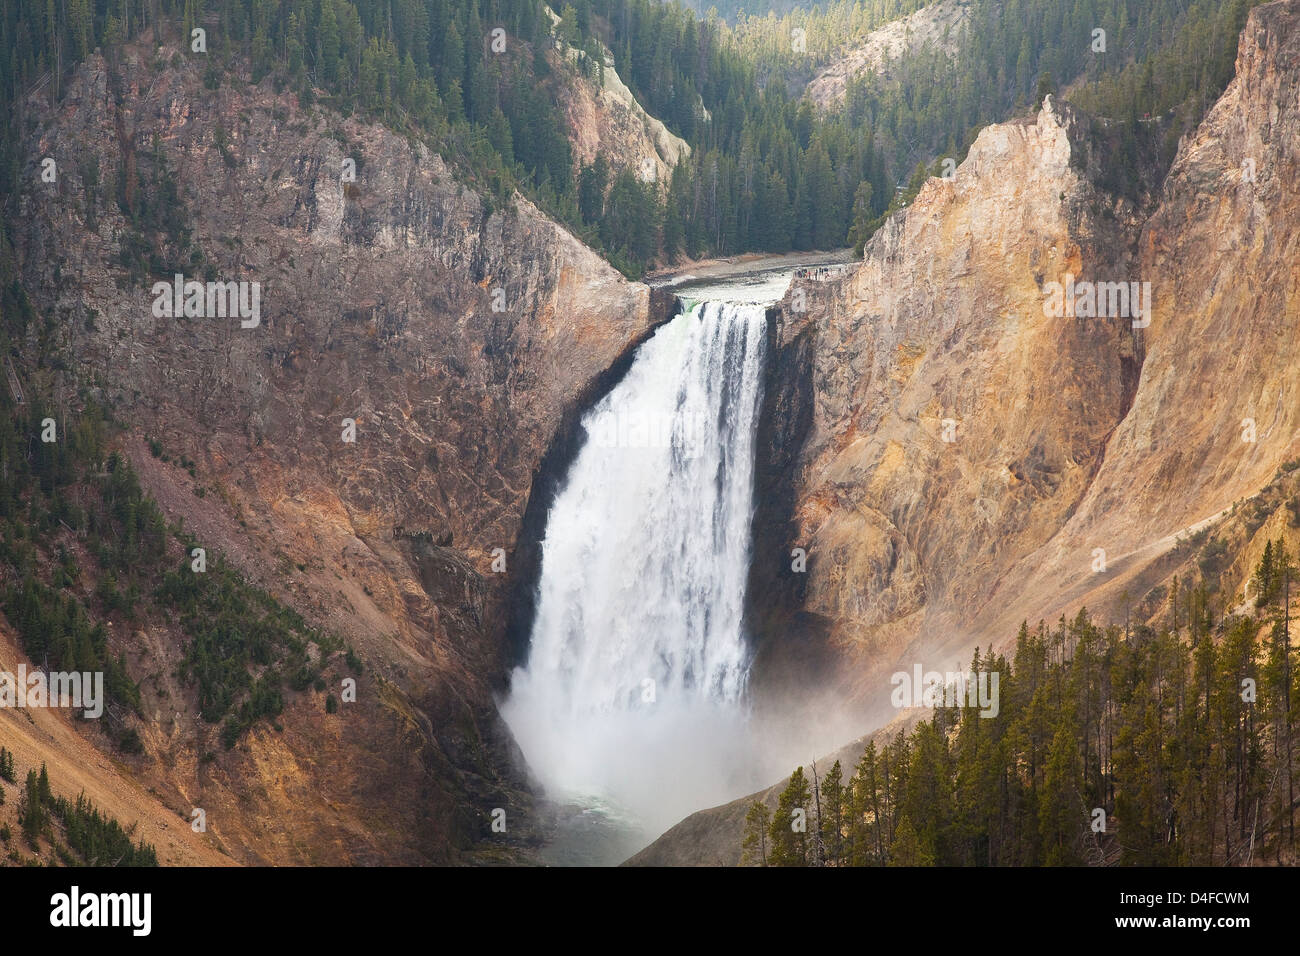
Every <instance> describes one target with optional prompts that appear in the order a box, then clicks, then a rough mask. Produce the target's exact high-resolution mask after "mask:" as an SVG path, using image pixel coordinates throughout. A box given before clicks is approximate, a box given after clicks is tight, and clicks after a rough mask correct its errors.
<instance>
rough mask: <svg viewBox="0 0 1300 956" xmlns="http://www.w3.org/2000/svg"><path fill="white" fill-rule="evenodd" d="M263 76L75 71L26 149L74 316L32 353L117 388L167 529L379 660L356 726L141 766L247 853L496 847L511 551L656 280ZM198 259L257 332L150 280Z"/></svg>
mask: <svg viewBox="0 0 1300 956" xmlns="http://www.w3.org/2000/svg"><path fill="white" fill-rule="evenodd" d="M245 80H246V78H240V77H235V78H234V81H233V82H229V83H224V84H222V85H221V87H220V88H218V89H215V90H210V89H207V88H205V86H204V84H203V83H202V81H201V68H200V67H199V66H196V65H195V63H194V61H193V60H192V59H187V58H185V57H184V56H183V54H180V53H178V52H177V51H176V50H174V49H172V48H169V47H161V48H158V49H157V50H153V49H145V48H142V47H132V48H128V49H126V50H125V51H123V53H122V54H121V55H120V58H118V59H117V60H116V61H115V62H107V61H105V60H104V59H103V58H101V57H99V56H95V57H92V58H91V59H90V60H88V61H87V63H86V64H84V65H83V66H82V67H81V68H80V69H79V70H78V71H77V73H76V74H75V75H74V76H73V78H72V79H71V81H70V82H69V84H68V87H67V94H66V97H65V99H64V101H63V102H62V104H61V105H60V109H59V111H58V113H57V114H56V115H54V116H51V117H49V118H48V119H47V120H46V122H44V123H43V124H42V125H41V126H40V127H39V128H38V129H37V130H36V131H35V132H34V133H33V134H32V136H31V138H30V140H29V144H28V150H27V157H28V170H29V173H30V175H29V176H28V177H27V181H28V182H29V183H30V184H31V185H30V186H29V187H28V189H27V190H26V192H25V193H24V195H23V197H22V212H21V217H20V221H19V222H17V223H15V224H14V230H13V231H14V233H15V234H16V236H15V238H16V245H17V247H18V249H19V251H20V253H21V256H22V261H23V278H24V282H25V284H26V288H27V290H28V291H29V293H30V294H31V295H32V296H33V298H34V300H35V301H36V303H37V305H38V306H39V307H40V310H41V311H42V312H43V313H44V314H45V315H47V316H49V317H51V318H57V319H58V324H57V327H52V328H53V335H52V337H51V338H49V339H47V340H46V341H44V342H41V341H39V340H38V338H37V336H38V335H40V334H43V333H41V332H39V331H38V330H36V329H32V330H31V336H32V337H31V339H30V340H29V342H28V343H27V350H26V352H25V355H24V361H25V362H35V361H36V360H37V353H38V351H41V350H45V351H46V353H47V354H46V356H45V361H47V362H50V361H55V362H56V363H57V362H62V363H63V364H64V366H65V368H66V369H67V370H68V371H67V372H65V373H64V378H65V382H66V387H67V389H68V390H69V392H68V393H69V394H70V393H71V389H72V387H73V384H74V381H80V382H84V383H86V385H87V386H88V387H89V388H90V390H91V392H92V393H93V394H94V395H95V396H96V397H98V398H99V399H100V400H102V401H104V402H106V403H108V404H110V405H111V406H112V407H113V408H114V409H115V413H116V415H117V416H118V417H119V418H121V419H124V420H125V421H127V422H128V423H129V424H130V426H131V429H132V433H133V435H134V437H133V438H132V439H131V440H129V441H128V442H127V444H126V448H127V450H128V451H129V452H130V453H131V454H132V457H133V458H135V459H136V461H137V464H138V467H139V468H140V471H141V473H142V480H143V481H144V483H145V485H146V487H147V488H148V490H150V491H151V492H152V493H153V494H154V495H155V496H156V497H157V498H159V500H160V501H161V502H162V503H163V505H164V507H165V509H166V510H167V512H168V514H169V516H170V517H172V518H173V519H182V518H183V519H184V520H185V523H186V526H187V529H188V530H190V531H192V532H194V533H196V534H198V535H199V536H201V537H202V538H203V539H204V540H205V541H206V542H209V543H211V544H212V546H214V547H218V548H220V549H221V550H223V551H225V552H226V553H228V554H229V555H231V556H232V558H233V559H234V560H235V561H236V562H237V563H238V564H239V565H240V567H241V568H242V569H243V570H244V571H245V572H246V573H247V574H248V575H249V576H250V577H252V578H253V579H254V580H255V581H257V582H258V583H261V584H263V585H264V586H266V587H267V588H268V589H270V590H272V591H273V592H275V593H276V594H278V595H279V596H281V597H282V598H283V599H285V600H287V601H289V602H290V603H292V604H293V605H294V606H296V607H298V608H299V609H300V610H302V611H303V612H304V613H305V614H307V616H308V617H309V618H310V619H312V620H313V621H315V622H317V623H319V624H321V625H322V626H324V627H327V628H330V629H331V630H334V631H335V632H337V633H340V634H341V635H343V636H345V637H347V638H348V639H349V640H351V641H352V642H353V643H354V644H355V646H356V647H357V648H358V651H359V652H360V653H361V655H362V657H363V658H364V659H365V660H366V663H367V665H368V666H367V670H366V677H365V678H364V680H363V690H362V695H363V697H364V698H365V701H366V703H365V706H359V707H358V708H357V710H356V711H355V712H352V713H353V714H354V715H355V716H354V718H353V719H354V720H355V723H353V724H352V725H350V726H349V729H348V732H347V733H346V734H343V735H340V733H339V732H338V730H337V725H334V726H335V728H336V729H334V730H330V729H329V728H328V727H327V725H326V724H324V723H322V722H318V721H317V719H316V718H314V717H311V716H308V715H306V714H302V715H295V714H294V712H293V708H292V707H290V708H289V711H288V713H287V715H286V718H285V723H286V732H285V733H283V734H276V733H272V732H271V731H270V730H266V731H265V732H261V731H258V732H254V733H253V734H251V735H250V737H249V738H248V742H247V743H246V744H245V745H241V748H240V750H239V751H237V752H236V753H235V754H233V755H231V756H230V757H228V758H222V762H221V763H220V770H221V772H220V773H210V772H207V771H204V770H202V769H201V768H198V767H197V766H195V763H196V762H195V760H194V759H193V758H194V756H195V755H196V753H201V752H202V749H204V748H206V746H207V743H206V737H205V734H207V733H208V731H207V729H206V728H204V727H203V726H201V724H200V722H198V721H197V720H191V721H187V722H185V723H184V724H183V726H184V727H185V728H186V729H185V731H184V732H181V733H176V732H173V730H171V729H170V727H169V729H168V731H167V732H166V733H163V732H161V731H160V730H159V731H157V732H154V731H153V730H151V731H150V732H149V733H152V736H151V737H150V736H149V733H147V734H146V736H147V738H148V743H149V744H150V745H151V753H153V752H158V751H161V753H159V756H158V759H157V760H155V761H153V763H152V765H151V766H150V767H149V768H148V769H147V770H145V771H142V772H144V773H146V775H148V776H150V777H152V778H154V779H156V780H158V781H159V782H160V783H161V784H163V785H166V786H170V787H174V788H175V789H177V790H180V791H185V792H186V793H187V794H190V795H191V799H199V798H200V797H201V798H202V799H204V800H206V801H207V804H206V805H207V806H209V807H210V808H211V807H218V808H220V807H221V806H225V807H228V808H229V809H231V811H232V812H230V813H228V814H224V815H223V814H221V813H220V812H219V810H218V811H215V812H214V811H213V810H212V809H210V810H209V816H210V818H215V819H223V820H224V821H225V826H226V828H227V829H226V832H225V833H224V834H223V835H222V839H223V842H224V845H225V846H226V848H227V849H228V850H229V851H230V852H231V853H232V854H233V855H234V856H235V857H236V859H243V860H258V861H262V862H271V863H290V862H307V861H311V862H335V863H345V862H379V861H383V860H389V861H398V860H400V861H406V862H418V861H420V860H449V859H452V858H454V857H455V856H456V854H457V853H459V852H461V851H463V850H465V849H467V848H471V847H476V846H478V847H482V846H483V845H485V842H484V841H485V840H486V838H487V837H488V835H489V831H488V828H487V827H486V823H485V820H486V814H487V812H488V811H489V810H490V809H491V808H492V807H494V806H503V807H507V808H508V812H510V813H511V814H514V813H515V812H516V809H517V807H516V804H517V802H518V801H526V794H525V792H524V790H525V788H524V786H523V781H522V778H521V776H520V774H519V771H518V770H517V769H516V768H515V766H514V762H513V759H512V757H513V750H514V747H513V744H512V742H511V741H510V740H509V738H508V735H507V734H506V733H505V732H504V730H503V729H502V728H501V727H500V725H499V723H498V722H497V719H496V716H495V708H494V706H493V703H492V694H493V691H494V688H498V687H500V686H501V682H502V681H503V679H504V674H505V670H506V667H507V664H508V662H509V658H510V651H509V649H508V647H507V644H506V642H505V641H504V639H503V635H504V631H505V620H506V611H505V608H506V598H507V596H508V594H509V592H510V588H511V586H512V572H513V570H514V568H513V566H512V558H513V552H514V549H515V546H516V543H517V541H518V539H519V536H520V532H521V527H522V523H523V517H524V512H525V509H526V508H527V504H528V501H529V497H530V490H531V488H532V485H533V481H534V477H535V475H536V474H537V472H538V470H539V468H540V464H541V461H542V459H543V457H544V455H545V454H546V451H547V449H548V448H549V447H550V446H551V444H552V442H553V441H555V440H556V438H557V434H558V433H559V431H560V429H561V427H562V426H563V424H564V423H565V422H566V421H568V420H570V419H571V418H572V417H573V416H574V414H575V409H576V408H577V407H578V405H579V403H580V402H581V401H583V398H584V396H585V395H586V394H588V393H589V391H590V388H591V383H592V382H593V381H595V380H596V379H598V378H599V376H600V375H601V374H602V373H603V372H604V370H606V369H607V368H609V367H610V366H611V365H614V364H615V363H616V361H617V360H618V359H619V357H620V356H622V355H623V354H625V353H626V352H627V350H628V349H629V348H630V347H631V346H632V345H633V344H634V343H635V342H636V341H638V340H639V339H640V338H641V337H642V336H643V335H644V334H646V332H647V331H648V330H649V329H650V327H651V325H652V323H653V321H654V320H653V319H652V316H651V309H650V296H649V290H648V289H647V288H646V287H644V286H642V285H639V284H633V283H628V282H627V281H625V280H624V279H623V278H622V277H621V276H620V275H619V274H618V273H617V272H616V271H614V270H613V269H612V268H611V267H610V266H609V265H608V264H607V263H605V262H604V261H603V260H602V259H601V258H600V257H599V256H597V255H596V254H595V253H594V252H592V251H591V250H590V249H588V248H587V247H585V246H584V245H583V244H582V243H581V242H579V241H578V240H577V239H575V238H574V237H573V236H572V235H570V234H569V233H568V232H566V231H565V230H564V229H563V228H561V227H559V226H558V225H556V224H555V223H554V222H553V221H551V220H550V219H548V218H547V217H546V216H544V215H543V214H541V213H540V212H539V211H538V210H537V209H536V208H534V207H533V205H532V204H530V203H529V202H528V201H527V200H525V199H523V198H521V197H519V196H517V195H516V196H515V197H513V198H511V199H510V200H509V201H508V202H505V203H501V202H500V201H499V200H497V201H495V202H489V201H487V200H485V199H484V198H483V197H482V196H481V195H480V194H479V193H477V192H476V191H475V190H474V189H473V188H470V186H469V185H467V184H465V183H462V182H460V181H459V180H458V178H457V176H456V175H455V173H454V172H453V170H452V169H450V168H449V167H448V166H447V165H446V164H445V163H444V162H443V161H442V159H441V158H440V157H439V156H438V155H437V154H436V153H434V152H432V151H431V150H430V149H428V148H427V147H426V146H424V145H423V144H421V143H418V142H414V141H411V140H408V139H406V138H403V137H402V136H399V135H397V134H395V133H393V132H391V131H389V130H387V129H384V128H382V127H379V126H374V125H367V124H365V123H363V122H360V121H358V120H355V119H344V118H342V117H340V116H338V115H337V114H334V113H331V112H330V111H328V110H325V109H315V110H302V109H299V107H298V105H297V102H296V99H295V98H294V97H293V96H291V95H289V94H278V93H276V92H275V91H274V89H272V88H271V84H270V81H269V80H268V81H267V82H266V83H265V84H263V85H262V86H254V85H252V84H250V83H247V82H245ZM45 156H49V157H53V158H54V159H55V160H56V162H57V164H58V170H59V176H58V180H57V183H55V184H45V183H42V182H41V180H40V177H39V175H38V172H39V161H40V159H41V158H42V157H45ZM346 161H351V162H352V163H354V164H355V178H352V177H351V176H350V175H349V173H350V172H351V169H350V167H349V165H348V163H347V162H346ZM172 189H174V190H175V192H174V197H173V196H172V193H171V190H172ZM160 204H161V208H160ZM151 259H152V260H153V261H150V260H151ZM174 272H180V273H182V274H183V275H184V277H185V278H186V279H192V280H198V281H205V282H206V281H220V282H247V283H257V284H258V288H259V290H260V314H259V315H258V316H257V318H258V322H257V324H256V325H251V327H244V326H245V325H249V324H250V323H248V322H245V323H241V321H240V319H239V318H237V317H227V318H221V317H207V318H198V317H190V318H172V317H168V316H167V315H166V314H160V311H161V310H158V309H156V308H155V300H156V298H157V295H158V292H157V291H156V290H155V289H154V288H153V283H154V282H156V281H158V280H159V276H160V275H161V276H163V277H170V276H171V275H172V274H173V273H174ZM250 288H251V287H250ZM56 355H57V358H56ZM143 435H149V436H152V437H153V438H154V439H155V440H156V441H157V442H160V443H161V444H162V446H163V447H165V448H167V449H168V450H169V451H170V452H171V453H172V455H174V456H180V455H186V456H188V458H190V459H192V460H193V461H194V462H195V463H196V475H197V484H198V485H201V486H203V487H204V489H205V490H206V491H210V492H212V493H211V494H205V495H204V497H203V498H201V499H200V498H198V497H196V496H195V494H194V493H193V491H192V489H193V486H194V484H195V483H194V482H192V481H190V480H189V479H188V476H187V475H185V474H184V473H181V472H179V470H178V469H176V468H175V467H170V468H168V467H164V466H162V465H161V464H160V463H159V462H157V461H154V460H153V459H152V458H151V456H149V454H148V452H147V450H146V448H145V445H144V442H143V441H142V440H141V436H143ZM353 435H355V440H354V441H352V440H349V439H350V438H352V437H353ZM498 549H500V550H498ZM494 560H495V561H496V563H497V568H498V569H500V567H501V564H502V562H504V566H505V570H504V572H503V573H494V571H493V567H492V566H493V562H494ZM181 640H183V635H179V634H174V635H171V636H170V637H169V638H168V639H167V640H166V641H164V642H163V643H164V645H166V644H168V643H169V642H170V643H175V644H179V642H180V641H181ZM162 650H163V651H164V652H165V653H166V654H169V655H171V657H173V658H174V657H175V655H176V654H178V653H179V647H178V646H171V647H164V648H163V649H162ZM178 692H179V691H178ZM155 703H157V704H160V705H161V706H160V707H158V708H157V709H158V710H163V709H165V708H166V707H168V706H170V703H172V702H170V701H161V700H160V701H153V700H149V701H147V702H146V706H145V709H146V711H147V712H150V713H152V712H153V711H154V710H155V707H154V704H155ZM191 704H192V702H191ZM190 713H191V714H192V713H193V711H192V709H191V710H190ZM186 755H188V757H187V756H186ZM335 773H337V774H340V775H342V778H343V779H342V780H341V781H340V782H341V783H343V784H346V783H347V782H349V781H350V782H351V783H353V784H355V786H354V787H352V788H351V789H350V790H349V789H348V787H346V786H342V787H335V786H333V785H332V783H330V782H329V780H328V778H330V775H332V774H335ZM363 778H364V779H363ZM342 792H347V793H349V797H348V798H347V800H346V801H343V800H341V799H340V797H338V796H331V795H333V794H340V793H342ZM196 805H197V804H196ZM236 809H237V810H238V812H233V811H235V810H236ZM521 812H522V811H521ZM514 819H516V820H518V819H520V817H517V816H516V817H514ZM525 830H526V828H524V827H512V828H511V832H512V833H513V834H521V833H523V832H524V831H525ZM271 831H274V832H283V833H284V837H283V839H268V838H267V837H266V834H267V832H271ZM522 839H523V836H515V837H512V838H511V841H509V842H508V843H507V845H506V846H505V847H503V848H502V850H501V852H503V853H506V854H507V855H508V854H509V853H510V852H515V851H516V850H518V848H519V845H518V841H519V840H522ZM486 845H487V846H489V847H491V846H492V844H486ZM512 847H513V849H512ZM488 852H492V851H491V850H489V851H488Z"/></svg>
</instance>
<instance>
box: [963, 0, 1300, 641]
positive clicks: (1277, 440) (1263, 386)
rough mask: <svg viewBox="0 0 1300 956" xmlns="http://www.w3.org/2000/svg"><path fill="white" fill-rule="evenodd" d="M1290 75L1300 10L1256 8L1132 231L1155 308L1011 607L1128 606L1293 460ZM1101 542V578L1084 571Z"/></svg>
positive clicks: (1297, 252)
mask: <svg viewBox="0 0 1300 956" xmlns="http://www.w3.org/2000/svg"><path fill="white" fill-rule="evenodd" d="M1297 63H1300V3H1297V2H1295V0H1285V2H1278V3H1270V4H1265V5H1264V6H1260V7H1257V8H1255V9H1254V10H1253V11H1252V12H1251V15H1250V18H1249V20H1248V22H1247V24H1246V27H1245V29H1244V31H1243V32H1242V35H1241V40H1240V44H1239V47H1238V55H1237V71H1236V78H1235V79H1234V80H1233V81H1232V84H1231V85H1230V86H1229V87H1228V89H1227V90H1226V91H1225V92H1224V94H1223V96H1222V97H1221V98H1220V99H1219V101H1218V102H1217V103H1216V104H1215V105H1214V107H1213V108H1212V109H1211V110H1210V112H1209V113H1208V115H1207V116H1206V118H1205V120H1204V122H1203V123H1202V124H1201V126H1200V128H1199V129H1198V130H1197V132H1196V134H1195V135H1194V136H1192V137H1190V138H1188V139H1187V140H1185V141H1184V142H1183V143H1182V146H1181V148H1180V150H1179V153H1178V157H1177V159H1176V160H1175V162H1174V165H1173V168H1172V169H1171V170H1170V173H1169V175H1168V177H1167V178H1166V180H1165V184H1164V189H1163V194H1162V197H1161V202H1160V205H1159V208H1158V209H1157V210H1156V212H1155V214H1154V215H1153V216H1152V217H1151V218H1150V220H1149V221H1148V222H1147V223H1146V225H1145V228H1144V229H1143V232H1142V240H1141V250H1140V257H1139V260H1138V262H1137V264H1136V265H1137V271H1138V273H1139V274H1140V276H1141V277H1142V278H1143V279H1144V280H1147V281H1150V282H1151V283H1152V288H1153V302H1154V309H1153V315H1152V319H1151V326H1150V328H1149V329H1146V330H1144V331H1143V333H1142V334H1143V337H1144V342H1145V351H1146V359H1145V361H1144V363H1143V366H1142V374H1141V378H1140V381H1139V383H1138V388H1137V392H1136V394H1135V396H1134V401H1133V408H1132V410H1131V412H1130V414H1129V415H1128V416H1126V417H1125V419H1124V420H1123V421H1122V422H1121V423H1120V424H1119V426H1118V427H1117V428H1116V430H1115V434H1114V435H1113V436H1112V437H1111V439H1110V441H1109V442H1108V444H1107V447H1106V453H1105V459H1104V462H1103V463H1102V465H1101V467H1100V468H1099V470H1098V473H1097V476H1096V478H1095V479H1094V480H1093V481H1092V482H1091V483H1090V485H1089V488H1088V493H1087V494H1086V495H1085V496H1084V497H1083V499H1082V500H1081V501H1080V502H1079V507H1078V508H1077V509H1076V512H1075V513H1074V514H1073V515H1071V517H1070V520H1069V522H1067V523H1066V524H1065V525H1064V527H1063V528H1062V529H1061V531H1060V532H1059V533H1058V534H1057V535H1056V536H1054V539H1053V541H1052V542H1051V543H1050V545H1049V546H1047V547H1044V548H1042V549H1040V550H1038V551H1037V552H1035V553H1033V554H1031V555H1029V556H1027V557H1026V560H1025V561H1024V562H1023V563H1022V564H1021V565H1020V566H1019V568H1018V569H1017V570H1016V571H1015V572H1014V573H1013V575H1014V578H1013V579H1016V580H1018V581H1019V586H1018V588H1017V589H1018V590H1020V591H1022V592H1024V593H1025V594H1026V595H1027V596H1028V597H1030V598H1031V600H1029V601H1028V602H1027V603H1023V602H1016V604H1019V605H1021V606H1020V607H1016V606H1014V605H1013V606H1012V607H1011V608H1008V611H1011V612H1014V613H1019V614H1021V615H1030V616H1033V615H1050V614H1054V613H1057V609H1058V608H1069V607H1077V606H1078V605H1079V604H1087V605H1088V606H1089V607H1094V608H1099V609H1106V610H1109V609H1113V608H1115V607H1116V606H1117V605H1118V604H1119V602H1120V600H1121V596H1122V594H1123V592H1124V591H1126V590H1127V591H1129V592H1130V597H1132V598H1134V599H1136V598H1138V597H1140V596H1141V595H1142V594H1143V593H1145V590H1146V588H1147V586H1148V585H1149V584H1150V583H1151V582H1150V581H1149V580H1148V579H1147V578H1146V576H1144V573H1143V572H1144V568H1145V567H1146V566H1147V565H1148V564H1150V563H1151V562H1152V561H1154V560H1155V559H1157V558H1158V557H1159V556H1160V555H1162V554H1164V553H1166V552H1168V551H1169V550H1170V549H1171V548H1172V547H1173V546H1174V544H1175V543H1176V539H1177V537H1178V535H1179V534H1183V533H1185V534H1190V533H1193V532H1195V531H1196V530H1198V529H1199V528H1200V527H1202V526H1208V525H1210V524H1213V522H1212V521H1211V520H1210V519H1213V518H1215V516H1216V515H1218V514H1219V513H1220V512H1222V511H1224V510H1225V509H1227V508H1229V507H1230V506H1231V505H1232V504H1233V502H1235V501H1237V500H1238V499H1243V498H1247V497H1250V496H1252V495H1254V494H1255V493H1256V492H1258V491H1259V490H1260V489H1261V488H1262V487H1263V486H1264V485H1266V484H1268V483H1269V482H1270V480H1271V479H1272V478H1273V476H1274V475H1275V474H1276V473H1277V471H1278V468H1279V466H1280V465H1282V464H1283V463H1284V462H1287V461H1290V460H1291V459H1293V458H1295V457H1296V456H1297V455H1298V454H1300V435H1298V433H1300V362H1297V358H1296V357H1297V355H1300V328H1298V326H1300V323H1298V321H1297V320H1300V265H1298V264H1300V175H1297V174H1298V173H1300V92H1298V90H1300V70H1297V68H1296V64H1297ZM1247 439H1251V440H1247ZM1097 548H1100V549H1104V550H1105V552H1106V559H1107V570H1106V572H1105V573H1104V574H1099V573H1094V572H1093V571H1092V567H1091V560H1092V559H1091V557H1090V556H1091V554H1092V552H1093V550H1094V549H1097ZM985 619H986V620H987V622H988V623H987V625H986V627H987V628H992V629H1001V628H1005V627H1006V626H1007V624H1009V623H1010V620H1009V616H1008V614H1000V615H996V616H994V615H986V618H985Z"/></svg>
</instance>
